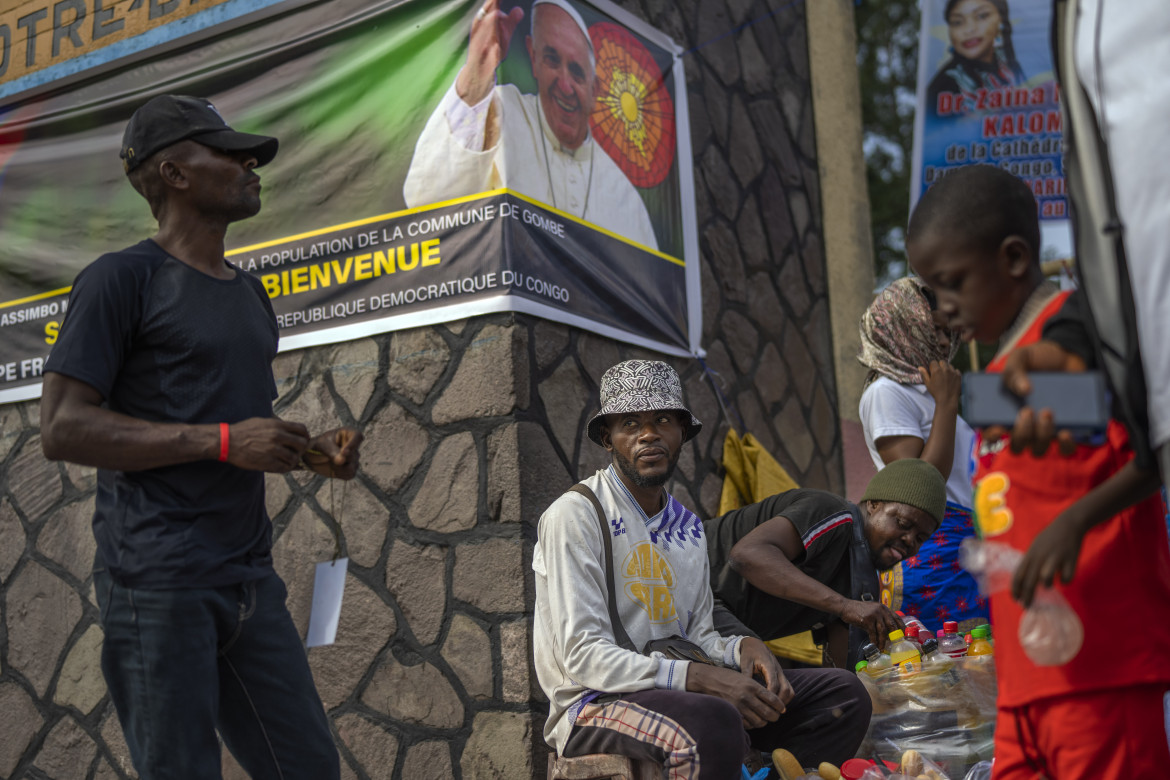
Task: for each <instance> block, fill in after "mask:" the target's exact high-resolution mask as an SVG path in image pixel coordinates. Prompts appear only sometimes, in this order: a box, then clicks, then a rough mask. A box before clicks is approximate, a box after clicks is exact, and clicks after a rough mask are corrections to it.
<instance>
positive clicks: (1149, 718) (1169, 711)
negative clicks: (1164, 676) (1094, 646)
mask: <svg viewBox="0 0 1170 780" xmlns="http://www.w3.org/2000/svg"><path fill="white" fill-rule="evenodd" d="M1168 716H1170V684H1165V683H1158V684H1154V685H1138V686H1132V687H1129V688H1117V689H1113V690H1103V691H1092V692H1088V693H1077V694H1070V695H1068V696H1054V697H1052V698H1049V699H1042V700H1040V701H1038V702H1034V703H1032V704H1027V705H1025V706H1023V707H1001V708H1000V709H999V712H998V714H997V716H996V723H995V766H994V769H993V770H992V773H991V778H992V780H1040V779H1041V778H1045V779H1046V780H1132V778H1135V777H1170V745H1168V734H1167V732H1168V729H1170V724H1168V722H1167V718H1168Z"/></svg>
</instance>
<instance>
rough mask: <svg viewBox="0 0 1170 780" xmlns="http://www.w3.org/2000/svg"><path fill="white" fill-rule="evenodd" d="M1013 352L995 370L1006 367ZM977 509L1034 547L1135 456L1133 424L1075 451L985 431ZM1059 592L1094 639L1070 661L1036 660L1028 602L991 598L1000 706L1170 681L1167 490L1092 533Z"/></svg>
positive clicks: (980, 517) (985, 521)
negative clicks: (1024, 623) (990, 441)
mask: <svg viewBox="0 0 1170 780" xmlns="http://www.w3.org/2000/svg"><path fill="white" fill-rule="evenodd" d="M1067 297H1068V293H1063V294H1060V295H1057V296H1056V297H1055V298H1054V299H1053V300H1052V301H1051V302H1050V303H1049V304H1048V305H1047V306H1046V307H1044V309H1043V310H1042V311H1041V312H1040V313H1039V314H1038V315H1036V317H1035V319H1034V321H1033V322H1032V323H1030V324H1029V326H1028V327H1027V328H1026V329H1025V331H1024V332H1023V335H1022V336H1021V337H1020V338H1019V340H1018V341H1017V343H1016V344H1015V345H1013V349H1014V348H1017V347H1022V346H1024V345H1026V344H1031V343H1033V342H1035V341H1038V340H1039V339H1040V336H1041V329H1042V327H1043V325H1044V322H1045V321H1046V320H1047V319H1048V318H1049V317H1051V316H1052V315H1053V314H1055V313H1056V311H1057V310H1059V308H1060V306H1061V305H1062V304H1063V303H1064V299H1065V298H1067ZM1004 358H1006V355H1005V356H1003V357H1001V358H998V359H996V360H995V361H993V362H992V363H991V364H990V365H988V367H987V370H988V371H989V372H999V371H1002V370H1003V364H1004V362H1005V360H1004ZM975 446H976V454H977V455H976V468H975V477H974V479H975V486H976V487H975V514H976V523H977V526H978V528H979V530H980V533H981V534H982V535H983V537H984V538H985V539H987V540H989V541H995V542H1000V543H1004V544H1008V545H1011V546H1012V547H1014V548H1016V549H1018V550H1020V551H1021V552H1026V551H1027V549H1028V546H1029V545H1030V544H1031V542H1032V540H1033V539H1035V538H1036V535H1037V534H1039V533H1040V531H1042V530H1043V529H1044V528H1045V527H1046V526H1047V525H1048V524H1049V523H1050V522H1051V521H1052V520H1053V518H1055V517H1056V516H1057V515H1059V514H1060V513H1061V512H1062V511H1063V510H1065V509H1066V508H1067V507H1069V506H1070V505H1071V504H1072V503H1074V502H1075V501H1076V500H1077V499H1079V498H1081V497H1082V496H1084V495H1085V494H1086V493H1088V492H1089V490H1091V489H1092V488H1093V487H1095V486H1097V485H1099V484H1101V483H1102V482H1104V481H1105V480H1106V479H1108V478H1109V477H1110V476H1111V475H1113V474H1114V473H1116V472H1117V470H1118V469H1120V468H1121V467H1122V466H1123V465H1125V464H1126V463H1127V462H1128V461H1129V460H1131V459H1132V458H1133V451H1132V450H1131V449H1130V447H1129V438H1128V436H1127V435H1126V432H1125V428H1124V426H1122V425H1121V424H1120V423H1119V422H1117V421H1116V420H1111V421H1110V422H1109V427H1108V429H1107V431H1106V441H1105V443H1104V444H1102V445H1100V446H1095V447H1092V446H1087V445H1080V446H1078V447H1077V449H1076V452H1075V453H1074V454H1073V455H1072V456H1071V457H1065V456H1062V455H1061V454H1060V453H1059V452H1058V451H1057V450H1056V447H1055V444H1054V445H1053V446H1052V447H1051V448H1050V449H1049V451H1048V453H1046V454H1045V455H1044V456H1043V457H1041V458H1037V457H1035V456H1034V455H1032V454H1031V452H1030V451H1026V452H1024V453H1022V454H1019V455H1014V454H1012V452H1011V450H1010V449H1009V448H1007V447H1006V446H1002V447H1000V448H999V449H996V450H994V451H989V452H985V451H984V447H983V441H982V437H981V436H978V437H977V438H976V444H975ZM1057 589H1058V590H1060V591H1061V593H1063V594H1064V597H1065V598H1066V599H1067V600H1068V601H1069V603H1070V604H1071V605H1072V607H1073V609H1074V610H1076V613H1077V615H1079V616H1080V618H1081V621H1082V622H1083V623H1084V627H1085V643H1084V646H1083V647H1082V648H1081V651H1080V652H1079V653H1078V654H1077V656H1076V657H1075V658H1073V659H1072V661H1070V662H1069V663H1067V664H1065V665H1064V666H1055V667H1053V666H1036V665H1035V664H1033V663H1032V662H1031V661H1030V660H1029V659H1028V657H1027V656H1026V655H1025V654H1024V652H1023V649H1022V648H1021V647H1020V642H1019V638H1018V632H1019V621H1020V616H1021V614H1022V609H1021V607H1020V605H1019V604H1018V603H1017V602H1016V601H1014V600H1013V599H1012V597H1011V594H1010V593H1008V592H1007V591H1003V592H1000V593H997V594H994V595H993V596H992V597H991V621H992V631H993V636H994V638H995V656H996V659H995V660H996V672H997V676H998V682H999V705H1000V706H1001V707H1014V706H1019V705H1022V704H1027V703H1029V702H1032V701H1035V700H1037V699H1041V698H1045V697H1049V696H1058V695H1062V694H1067V693H1071V692H1076V691H1088V690H1095V689H1100V688H1110V687H1118V686H1124V685H1135V684H1141V683H1152V682H1170V541H1168V540H1167V535H1166V517H1165V513H1164V511H1163V508H1162V501H1161V498H1160V497H1159V496H1158V495H1156V494H1155V495H1154V496H1152V497H1151V498H1149V499H1147V500H1145V501H1143V502H1141V503H1140V504H1138V505H1136V506H1134V507H1131V508H1130V509H1127V510H1126V511H1124V512H1121V513H1120V514H1118V515H1117V516H1116V517H1113V518H1111V519H1110V520H1107V521H1105V522H1104V523H1101V524H1100V525H1098V526H1096V527H1095V528H1094V529H1093V530H1091V531H1090V532H1089V533H1088V534H1087V535H1086V537H1085V540H1084V543H1083V544H1082V546H1081V554H1080V558H1079V560H1078V562H1077V570H1076V575H1075V577H1074V579H1073V581H1072V583H1070V584H1069V585H1068V586H1061V585H1057Z"/></svg>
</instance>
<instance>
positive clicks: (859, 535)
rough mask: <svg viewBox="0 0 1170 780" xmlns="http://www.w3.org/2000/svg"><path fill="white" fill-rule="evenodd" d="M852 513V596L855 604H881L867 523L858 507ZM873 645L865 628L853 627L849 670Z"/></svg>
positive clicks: (850, 570) (851, 509)
mask: <svg viewBox="0 0 1170 780" xmlns="http://www.w3.org/2000/svg"><path fill="white" fill-rule="evenodd" d="M849 511H850V514H852V515H853V539H852V540H851V541H850V544H849V578H850V580H851V586H852V587H851V590H852V591H853V593H852V596H853V599H854V600H855V601H880V600H881V592H882V586H881V582H879V580H878V573H877V569H876V568H874V565H873V559H872V558H871V557H870V554H869V544H868V543H867V542H866V541H865V521H864V520H863V519H862V517H861V510H860V508H859V507H858V506H857V505H856V504H852V503H851V504H850V507H849ZM867 642H869V634H868V633H867V632H866V631H865V629H863V628H858V627H857V626H850V627H849V652H848V655H847V657H846V664H847V666H846V667H845V668H847V669H852V668H853V666H854V665H855V664H856V663H857V662H858V661H859V660H861V658H862V656H861V648H862V646H863V645H865V644H866V643H867Z"/></svg>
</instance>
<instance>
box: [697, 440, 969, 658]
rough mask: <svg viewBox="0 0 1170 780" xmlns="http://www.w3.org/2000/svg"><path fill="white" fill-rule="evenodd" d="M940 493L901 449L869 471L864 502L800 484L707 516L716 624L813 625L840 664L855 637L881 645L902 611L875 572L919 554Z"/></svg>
mask: <svg viewBox="0 0 1170 780" xmlns="http://www.w3.org/2000/svg"><path fill="white" fill-rule="evenodd" d="M946 503H947V499H946V483H945V482H944V480H943V478H942V475H941V474H939V473H938V471H937V470H936V469H935V468H934V466H932V465H930V464H929V463H927V462H926V461H923V460H918V459H916V458H904V459H902V460H896V461H894V462H893V463H890V464H889V465H887V466H886V467H885V468H884V469H882V470H881V471H879V472H878V473H877V475H876V476H875V477H874V478H873V479H872V480H870V482H869V485H868V486H867V487H866V489H865V495H864V496H862V499H861V504H860V506H859V505H856V504H853V503H850V502H849V501H846V500H845V499H843V498H841V497H840V496H837V495H834V494H832V493H827V492H825V491H823V490H811V489H806V488H800V489H796V490H788V491H785V492H784V493H777V494H776V495H774V496H771V497H769V498H766V499H764V500H763V501H760V502H757V503H755V504H752V505H751V506H746V507H744V508H742V509H737V510H734V511H731V512H728V513H727V514H725V515H723V516H721V517H717V518H715V519H713V520H709V521H707V522H706V523H705V524H704V530H705V531H706V535H707V554H708V557H709V558H710V563H711V589H712V590H713V591H714V595H715V628H716V629H717V630H718V631H719V632H720V633H721V634H725V635H726V634H741V635H745V636H758V637H760V638H761V639H765V640H770V639H776V638H779V637H784V636H790V635H792V634H799V633H801V632H804V631H809V630H811V631H812V632H813V637H814V640H815V641H817V643H818V644H822V643H823V644H825V646H826V660H827V661H831V662H832V663H833V664H834V665H836V666H842V667H844V666H846V665H847V664H851V663H853V662H854V661H855V660H856V659H855V658H854V657H853V656H855V655H856V651H857V646H858V645H859V644H861V641H859V640H864V638H866V637H868V639H869V641H871V642H873V643H874V644H876V645H878V647H884V646H885V643H886V638H887V635H888V634H889V632H890V631H893V630H895V629H898V628H902V621H901V620H899V618H898V616H897V615H895V614H894V613H893V612H892V611H891V610H890V609H889V607H888V606H886V605H884V604H881V603H880V602H879V601H877V600H875V599H876V597H877V594H878V593H879V590H878V586H877V581H878V580H877V573H878V572H879V571H886V570H887V569H891V568H893V567H894V566H896V565H897V564H898V562H899V561H902V560H904V559H906V558H910V557H912V556H914V555H915V554H917V552H918V548H919V547H921V546H922V544H923V542H925V541H926V540H927V539H929V538H930V537H931V535H933V534H934V532H935V531H937V530H938V527H939V523H941V522H942V517H943V513H944V512H945V511H946ZM850 626H853V627H856V628H857V629H860V630H859V631H858V632H855V634H856V636H857V637H858V639H855V641H853V642H850V641H849V627H850Z"/></svg>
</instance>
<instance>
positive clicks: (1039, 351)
mask: <svg viewBox="0 0 1170 780" xmlns="http://www.w3.org/2000/svg"><path fill="white" fill-rule="evenodd" d="M1084 370H1085V361H1084V360H1082V359H1081V358H1080V357H1079V356H1077V355H1074V354H1073V353H1071V352H1066V351H1065V350H1064V349H1063V348H1062V347H1061V346H1060V345H1059V344H1056V343H1055V342H1052V341H1037V342H1036V343H1034V344H1028V345H1026V346H1023V347H1020V348H1019V349H1017V350H1015V351H1013V352H1012V353H1011V354H1010V355H1008V358H1007V362H1006V363H1005V364H1004V367H1003V386H1004V387H1006V388H1007V389H1008V390H1010V391H1012V392H1013V393H1015V394H1016V395H1018V396H1020V397H1023V396H1026V395H1028V393H1031V392H1032V382H1031V381H1030V380H1029V379H1028V372H1030V371H1060V372H1064V373H1078V372H1081V371H1084ZM1006 434H1007V431H1006V430H1004V429H1003V428H1002V427H1000V426H998V425H996V426H992V427H990V428H988V429H986V430H985V431H984V432H983V438H984V439H986V440H988V441H998V440H999V439H1001V438H1003V437H1004V435H1006ZM1011 435H1012V438H1011V447H1012V452H1014V453H1016V454H1019V453H1021V452H1023V451H1024V450H1025V449H1031V450H1032V453H1033V454H1034V455H1035V456H1036V457H1041V456H1042V455H1043V454H1044V453H1045V452H1047V451H1048V447H1049V445H1051V444H1052V441H1053V439H1055V440H1056V442H1057V445H1058V447H1059V449H1060V452H1061V454H1063V455H1072V454H1073V452H1075V451H1076V447H1077V445H1076V441H1075V440H1074V439H1073V435H1072V433H1071V432H1070V431H1068V430H1065V429H1061V430H1059V431H1058V430H1057V429H1056V424H1055V423H1054V422H1053V418H1052V412H1051V411H1048V410H1043V409H1042V410H1040V412H1039V413H1037V412H1036V411H1035V410H1033V409H1032V408H1031V407H1028V406H1025V407H1024V408H1022V409H1020V411H1019V414H1017V415H1016V422H1015V425H1014V426H1013V427H1012V430H1011Z"/></svg>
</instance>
